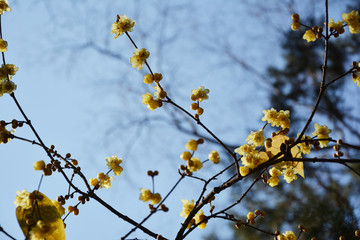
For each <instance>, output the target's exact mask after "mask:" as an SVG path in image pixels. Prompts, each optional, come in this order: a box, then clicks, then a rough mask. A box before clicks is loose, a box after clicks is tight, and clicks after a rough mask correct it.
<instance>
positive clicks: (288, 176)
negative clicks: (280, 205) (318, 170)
mask: <svg viewBox="0 0 360 240" xmlns="http://www.w3.org/2000/svg"><path fill="white" fill-rule="evenodd" d="M296 179H297V175H296V173H295V171H294V170H293V169H291V168H288V169H286V170H285V171H284V180H285V181H286V182H287V183H291V182H292V181H293V180H296Z"/></svg>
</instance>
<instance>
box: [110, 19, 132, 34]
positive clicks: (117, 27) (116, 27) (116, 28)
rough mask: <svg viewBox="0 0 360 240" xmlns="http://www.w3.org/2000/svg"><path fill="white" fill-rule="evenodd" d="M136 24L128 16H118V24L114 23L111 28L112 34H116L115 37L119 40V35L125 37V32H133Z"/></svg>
mask: <svg viewBox="0 0 360 240" xmlns="http://www.w3.org/2000/svg"><path fill="white" fill-rule="evenodd" d="M135 24H136V22H135V21H134V20H131V19H130V18H128V17H126V15H122V16H121V17H119V15H118V16H117V20H116V22H114V23H113V24H112V26H111V32H110V33H115V37H114V38H117V37H118V36H119V35H120V36H121V35H123V33H124V32H132V30H133V29H132V28H133V27H134V26H135Z"/></svg>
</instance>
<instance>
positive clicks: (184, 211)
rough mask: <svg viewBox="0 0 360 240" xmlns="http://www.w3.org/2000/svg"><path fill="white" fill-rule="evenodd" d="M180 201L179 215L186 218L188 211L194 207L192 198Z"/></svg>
mask: <svg viewBox="0 0 360 240" xmlns="http://www.w3.org/2000/svg"><path fill="white" fill-rule="evenodd" d="M181 201H182V203H183V209H182V211H181V213H180V217H184V218H187V217H188V216H189V214H190V212H191V211H192V210H193V208H194V207H195V203H194V200H191V202H189V200H181Z"/></svg>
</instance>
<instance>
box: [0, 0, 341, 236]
mask: <svg viewBox="0 0 360 240" xmlns="http://www.w3.org/2000/svg"><path fill="white" fill-rule="evenodd" d="M254 2H255V1H247V4H241V2H240V1H235V0H233V1H226V2H224V1H206V2H205V1H171V3H170V2H163V1H160V0H158V1H155V0H152V1H127V2H124V1H117V2H114V1H103V2H102V3H99V2H98V1H90V0H89V1H86V2H85V1H84V2H81V3H80V1H79V2H71V1H61V2H57V1H56V2H55V1H26V2H24V1H22V2H20V1H10V5H11V7H12V11H11V12H10V13H6V14H5V15H4V16H2V22H3V26H2V29H3V37H4V39H5V40H7V41H8V43H9V47H8V52H6V53H5V56H6V61H7V63H13V64H16V65H17V66H19V71H18V73H17V75H16V76H15V77H14V78H13V80H14V82H15V83H17V85H18V89H17V90H16V92H15V93H16V97H17V99H18V100H19V102H20V104H21V105H22V106H23V108H24V110H25V112H26V113H27V114H28V116H29V118H30V119H31V120H32V123H33V124H34V126H35V128H36V129H37V130H38V132H39V134H40V135H41V136H42V138H43V140H44V142H45V143H46V144H47V145H51V144H54V145H55V146H56V148H57V149H58V151H59V152H61V153H64V154H65V153H67V152H70V153H71V154H72V156H73V157H74V158H76V159H78V161H79V163H80V166H81V167H82V169H83V171H84V173H85V175H86V176H87V177H88V178H90V177H95V176H96V174H97V173H98V172H99V171H105V170H106V168H105V167H106V166H105V157H108V156H111V155H114V154H116V155H118V156H119V157H122V158H123V160H124V172H123V174H122V175H121V176H120V177H116V178H115V181H114V183H113V187H112V188H111V189H108V190H106V189H102V190H100V191H99V192H98V194H99V195H100V196H101V197H102V198H103V199H104V200H106V201H108V202H109V203H110V204H111V205H112V206H114V207H115V208H117V209H119V210H120V211H121V212H123V213H125V214H126V215H128V216H129V217H132V218H134V219H135V220H140V219H142V217H143V216H145V215H146V214H147V212H148V209H147V204H145V203H143V202H140V201H139V200H138V196H139V189H140V188H141V187H144V188H150V187H151V182H150V178H149V177H147V176H146V171H147V170H156V169H157V170H159V171H160V175H159V176H158V178H157V179H156V190H157V191H159V192H160V193H162V194H165V193H166V192H167V191H168V190H169V189H170V188H171V186H172V184H173V183H175V182H176V180H177V176H176V175H177V168H178V166H179V165H180V164H182V163H183V162H181V161H182V160H181V159H180V158H179V155H180V153H181V152H182V151H184V145H185V143H186V141H187V140H188V139H189V138H191V136H190V135H188V134H183V133H179V131H177V130H176V129H175V130H174V128H173V127H171V126H169V124H168V122H171V121H170V120H171V115H169V114H167V113H166V112H165V111H173V109H172V107H170V106H169V107H168V106H165V107H164V108H163V109H157V110H155V111H154V112H150V111H149V110H148V109H146V107H145V106H144V105H143V104H142V103H141V95H142V94H144V93H146V91H149V90H151V89H150V88H148V87H147V86H144V84H142V78H143V75H144V74H146V73H147V72H146V71H142V72H138V71H136V70H135V69H132V68H131V66H130V64H128V62H127V61H128V57H130V56H131V54H132V52H133V51H134V49H133V48H132V46H131V44H130V42H129V40H128V39H126V38H125V37H124V36H123V37H119V38H118V39H116V40H114V39H113V36H111V35H110V26H111V23H112V22H113V21H114V20H115V19H116V14H120V15H122V14H126V15H127V16H128V17H130V18H133V19H135V20H136V21H137V26H136V27H135V28H134V31H133V32H132V33H131V36H133V38H134V40H135V41H136V43H137V44H138V46H139V47H146V48H148V49H149V51H150V53H151V57H150V60H149V62H150V64H151V66H152V68H153V70H154V71H155V72H162V73H163V75H164V80H163V84H164V86H165V88H166V89H169V90H168V92H169V94H170V97H171V98H172V99H173V100H175V101H176V102H177V103H179V104H180V105H182V106H183V107H185V108H188V106H189V105H190V100H189V96H190V91H191V89H194V88H197V87H198V86H200V85H203V86H205V87H206V88H209V89H210V91H211V92H210V99H209V101H207V102H204V108H205V114H204V117H203V121H204V123H205V124H206V125H207V126H208V127H209V128H210V129H212V130H213V131H214V132H215V133H216V134H217V135H218V136H219V137H220V138H221V139H225V141H226V142H228V143H231V144H238V145H241V144H242V143H243V142H244V140H245V138H246V136H247V134H248V132H249V130H258V129H259V128H261V127H262V122H261V121H260V119H261V114H262V113H261V111H262V109H263V108H267V107H269V106H268V103H267V101H268V100H267V98H266V92H267V91H268V90H269V86H267V85H266V82H264V81H262V80H261V79H259V78H257V77H254V74H253V73H250V72H248V71H245V70H244V69H242V68H240V67H239V66H238V65H236V64H235V63H234V62H233V61H232V60H231V59H229V57H228V55H226V54H225V53H224V49H226V47H229V49H230V52H232V53H235V55H236V56H238V57H239V59H242V60H244V61H245V62H246V63H248V64H250V65H252V66H256V68H257V69H259V71H260V72H261V73H264V71H265V69H266V66H269V64H272V65H274V64H276V65H281V64H282V62H281V51H280V41H279V37H278V35H277V34H276V31H272V30H271V29H267V27H266V26H264V23H265V22H266V21H267V20H268V21H269V22H268V24H269V25H270V26H271V27H274V26H276V28H277V30H281V31H284V30H285V29H287V28H288V27H289V26H290V24H291V20H290V17H289V9H287V8H285V7H283V6H282V7H281V6H279V7H276V6H275V5H276V2H277V1H270V3H269V5H270V7H272V6H274V7H273V8H271V10H270V11H269V12H261V7H262V6H259V5H254ZM271 4H273V5H271ZM255 6H257V7H258V8H255ZM301 7H302V6H299V5H296V6H295V7H294V9H295V10H299V12H301V10H302V8H301ZM320 7H321V6H318V5H316V4H315V6H314V9H320ZM314 11H315V10H314ZM338 17H340V15H339V16H338ZM264 39H266V41H264ZM264 42H265V43H264ZM94 46H96V47H94ZM107 51H110V52H113V53H116V54H118V57H114V56H113V55H109V54H106V53H107ZM249 93H251V94H249ZM0 109H1V115H0V118H1V119H5V120H7V121H8V120H11V119H14V118H16V119H19V120H20V119H22V118H21V115H20V113H19V112H18V111H17V109H16V107H15V104H14V103H13V102H12V101H11V98H10V97H9V96H3V97H2V98H1V99H0ZM177 116H178V115H177ZM149 119H150V120H149ZM182 121H183V122H182V124H184V126H185V127H189V126H191V125H188V123H187V121H186V120H182ZM248 123H251V124H248ZM199 131H201V130H199ZM16 135H19V136H22V137H28V138H29V139H34V137H33V136H32V134H31V132H30V131H29V129H27V128H26V127H23V128H21V129H18V130H17V131H16ZM201 147H202V148H203V149H200V150H199V152H198V153H197V154H199V155H198V156H199V157H201V158H206V156H207V154H208V152H210V151H211V150H213V149H216V150H220V148H219V146H214V145H211V144H204V146H201ZM0 151H1V162H2V167H1V168H0V179H1V181H2V182H3V183H5V184H4V185H3V186H4V187H3V192H2V194H1V196H2V197H1V198H0V224H1V226H2V227H3V228H4V229H5V230H6V231H8V232H9V233H10V234H12V235H13V236H15V237H16V238H18V239H21V238H22V233H21V231H20V228H19V227H18V224H17V222H16V218H15V206H14V205H13V201H14V199H15V192H16V191H17V190H22V189H27V190H29V191H32V190H34V189H36V188H37V185H38V182H39V179H40V173H39V172H35V171H33V170H32V163H33V162H35V161H38V160H47V158H46V155H45V154H44V152H43V150H42V149H40V148H39V147H36V146H32V145H30V144H28V143H24V142H20V141H15V140H13V141H11V142H9V143H8V144H6V145H3V144H2V145H0ZM218 170H219V166H216V167H214V166H207V167H205V169H204V171H206V172H204V173H202V174H204V176H205V175H207V174H211V173H214V172H216V171H218ZM66 189H67V186H66V184H65V182H64V180H63V179H62V178H61V176H60V175H57V174H54V175H53V176H51V177H46V178H45V179H44V180H43V183H42V186H41V191H42V192H43V193H44V194H46V195H47V196H49V197H50V198H53V199H55V198H56V197H57V194H58V193H59V192H61V193H64V192H65V191H66ZM199 189H201V184H198V183H193V182H192V181H190V180H189V179H187V180H185V181H184V182H183V183H182V185H181V186H180V187H179V188H178V189H177V190H176V191H175V192H174V194H173V196H172V197H171V198H170V199H169V202H168V203H166V205H167V206H168V207H169V208H170V212H169V213H158V214H156V216H154V217H153V218H151V220H150V221H149V222H148V223H146V224H145V226H148V227H149V228H150V229H152V230H153V231H155V232H159V233H161V234H163V235H164V236H166V237H169V238H170V239H171V238H172V237H173V236H174V235H175V234H176V231H177V230H178V228H179V226H180V223H181V222H182V220H183V219H181V218H180V216H179V213H180V211H181V206H182V204H181V201H180V200H181V199H193V198H196V196H197V192H198V191H199ZM218 201H219V204H220V205H221V204H224V203H225V202H226V201H227V198H226V197H223V198H222V199H221V198H220V199H219V200H218ZM67 225H68V227H67V229H66V235H67V238H68V239H79V238H82V239H99V238H103V239H119V238H120V237H121V236H123V234H124V233H126V232H127V231H128V230H130V229H131V226H130V225H128V224H127V223H124V222H123V221H121V220H120V219H117V217H115V216H114V215H112V214H110V213H109V212H107V211H106V210H105V209H104V208H103V207H102V206H100V205H99V204H97V203H95V202H94V201H91V202H89V203H87V204H86V205H85V206H82V207H81V208H80V215H79V216H77V217H75V216H70V217H69V218H68V219H67ZM218 225H219V223H215V222H214V223H210V224H209V229H206V230H202V231H201V230H198V231H195V232H194V233H193V235H192V237H190V238H191V239H198V238H199V237H200V236H202V235H204V234H205V235H206V234H210V233H211V232H212V231H217V230H219V229H220V228H219V226H218ZM132 236H133V237H138V238H139V239H142V238H147V239H149V238H148V237H147V236H146V235H143V234H142V233H141V232H140V231H137V232H136V234H134V235H132Z"/></svg>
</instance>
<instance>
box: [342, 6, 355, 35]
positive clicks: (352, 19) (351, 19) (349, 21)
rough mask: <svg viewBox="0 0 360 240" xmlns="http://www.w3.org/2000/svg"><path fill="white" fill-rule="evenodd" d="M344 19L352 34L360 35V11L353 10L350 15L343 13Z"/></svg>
mask: <svg viewBox="0 0 360 240" xmlns="http://www.w3.org/2000/svg"><path fill="white" fill-rule="evenodd" d="M341 17H342V19H343V20H344V21H345V22H346V24H347V25H348V26H349V31H350V33H353V34H357V33H359V29H360V24H359V18H360V16H359V11H355V10H352V11H351V12H349V13H343V14H342V15H341Z"/></svg>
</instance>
